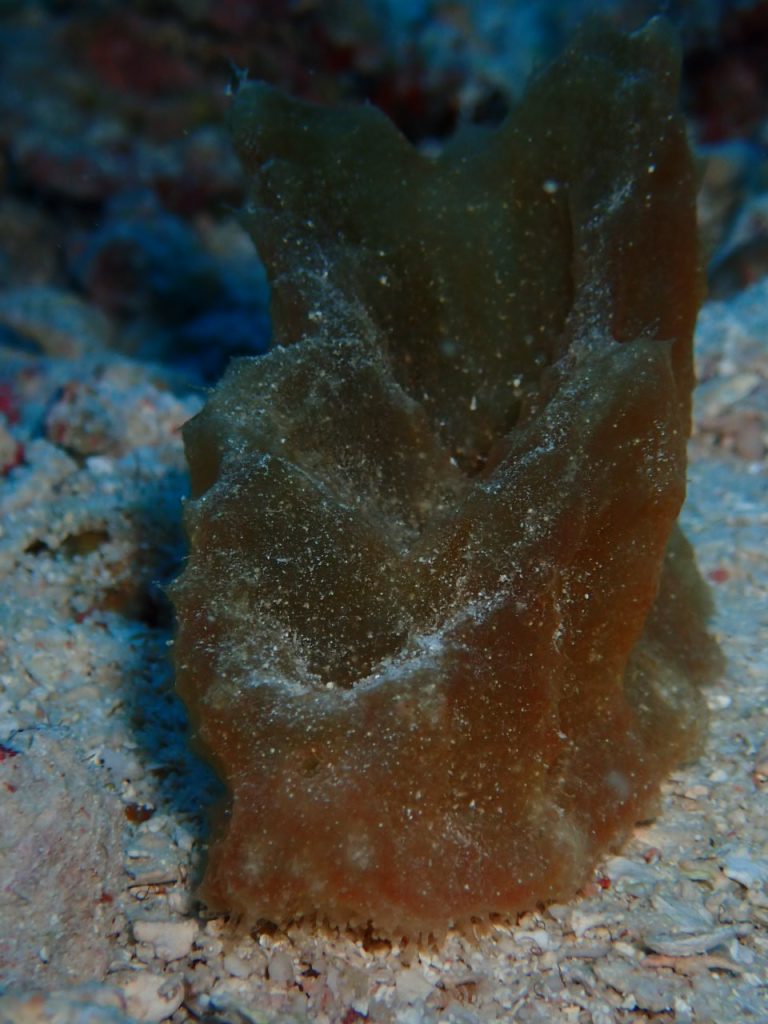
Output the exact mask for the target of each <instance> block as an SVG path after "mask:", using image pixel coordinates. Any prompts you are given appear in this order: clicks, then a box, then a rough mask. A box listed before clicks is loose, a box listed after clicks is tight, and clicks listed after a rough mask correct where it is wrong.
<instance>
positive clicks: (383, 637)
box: [173, 21, 719, 934]
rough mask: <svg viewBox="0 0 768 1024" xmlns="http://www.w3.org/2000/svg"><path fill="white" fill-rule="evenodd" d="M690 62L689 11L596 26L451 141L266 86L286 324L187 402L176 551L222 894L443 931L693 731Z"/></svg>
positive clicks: (643, 786)
mask: <svg viewBox="0 0 768 1024" xmlns="http://www.w3.org/2000/svg"><path fill="white" fill-rule="evenodd" d="M677 66H678V55H677V52H676V49H675V46H674V43H673V41H672V40H671V39H670V36H669V33H668V31H667V29H666V28H665V26H664V25H663V24H662V23H660V22H658V21H656V22H652V23H650V24H649V25H648V26H647V27H646V28H644V29H643V30H642V31H641V32H638V33H636V34H634V35H631V36H624V35H620V34H618V33H615V32H613V31H611V30H609V29H607V28H602V27H599V26H592V27H590V28H588V29H585V30H584V31H582V32H581V33H580V34H579V35H578V36H577V37H576V39H575V40H574V42H573V43H572V45H571V46H570V47H569V48H568V50H567V51H566V52H565V53H564V55H563V56H562V57H561V58H560V59H559V60H558V61H556V62H555V63H554V64H553V65H552V66H551V67H550V68H548V69H547V70H546V71H544V72H543V73H542V74H540V75H539V76H538V77H537V78H536V79H535V80H534V81H533V82H532V84H531V86H530V87H529V89H528V92H527V95H526V96H525V98H524V100H523V101H522V102H521V104H520V105H519V107H518V108H516V109H515V110H513V111H512V113H511V114H510V116H509V117H508V119H507V120H506V122H505V123H504V124H503V125H502V126H501V127H500V128H499V129H498V130H496V131H494V132H479V131H477V132H470V133H468V134H466V135H462V136H458V137H457V138H456V139H455V140H453V141H452V142H450V143H449V144H448V145H447V146H446V148H445V150H444V152H443V153H442V154H441V155H440V156H438V157H427V156H424V155H422V154H421V153H419V152H418V151H416V150H415V149H414V148H413V147H411V146H410V145H409V144H408V143H407V142H406V141H405V140H404V139H403V138H402V137H401V136H400V135H399V133H398V132H397V131H396V129H395V128H394V127H393V125H392V124H391V123H390V122H389V121H387V119H386V118H385V117H384V116H383V115H382V114H381V113H379V112H377V111H376V110H374V109H372V108H365V109H357V110H355V109H351V110H346V109H345V110H328V109H322V108H319V107H314V106H310V105H308V104H306V103H302V102H299V101H296V100H293V99H290V98H289V97H287V96H285V95H283V94H282V93H279V92H277V91H276V90H274V89H271V88H269V87H267V86H263V85H258V84H249V85H245V86H243V87H242V88H241V89H240V91H239V92H238V94H237V96H236V98H235V100H234V105H233V110H232V125H233V132H234V137H235V141H236V144H237V146H238V150H239V153H240V157H241V160H242V162H243V164H244V166H245V168H246V171H247V172H248V173H249V174H250V176H251V181H252V189H251V194H250V197H249V201H248V204H247V207H246V210H245V212H244V214H243V217H244V221H245V223H246V225H247V226H248V228H249V230H250V231H251V233H252V235H253V237H254V240H255V242H256V244H257V246H258V248H259V251H260V253H261V255H262V257H263V259H264V262H265V264H266V267H267V270H268V274H269V277H270V282H271V287H272V296H273V317H274V334H275V339H276V342H277V347H276V348H275V349H274V350H273V351H271V352H270V353H269V354H267V355H266V356H264V357H263V358H261V359H243V360H237V361H236V362H234V363H233V364H232V365H231V367H230V369H229V371H228V372H227V374H226V375H225V377H224V379H223V380H222V381H221V383H220V384H219V386H218V387H217V388H216V390H215V391H214V392H213V394H212V395H211V397H210V399H209V401H208V403H207V405H206V407H205V408H204V410H203V411H202V412H201V413H200V414H199V415H198V416H197V417H195V418H194V419H193V420H192V421H191V422H190V423H189V424H188V425H187V427H186V428H185V443H186V448H187V454H188V459H189V464H190V471H191V478H192V497H191V500H190V501H189V502H188V504H187V507H186V512H185V522H186V527H187V531H188V534H189V541H190V556H189V559H188V561H187V563H186V565H185V568H184V571H183V573H182V575H181V576H180V578H179V579H178V580H177V582H176V583H175V585H174V587H173V598H174V602H175V605H176V609H177V613H178V635H177V638H176V644H175V658H176V666H177V681H178V683H177V684H178V689H179V692H180V694H181V695H182V697H183V699H184V700H185V702H186V704H187V706H188V708H189V711H190V715H191V719H192V723H193V728H194V732H195V736H196V738H197V741H198V743H199V744H200V746H201V748H202V749H203V751H204V752H205V753H206V755H207V756H208V757H209V758H210V760H211V761H212V762H213V764H214V765H215V767H216V769H217V771H218V772H219V774H220V775H221V777H222V779H223V780H224V781H225V783H226V784H227V786H228V788H229V793H230V799H229V803H228V806H227V809H226V813H225V814H221V815H220V817H219V819H218V824H217V826H216V830H215V833H214V836H213V842H212V846H211V849H210V855H209V859H208V864H207V869H206V873H205V877H204V879H203V882H202V887H201V895H202V897H203V898H204V900H205V901H206V902H207V903H208V904H209V906H210V907H211V908H212V909H214V910H217V911H230V912H233V913H235V914H238V915H240V916H242V917H244V918H245V919H246V920H248V921H256V920H258V919H264V918H266V919H270V920H274V921H278V922H284V921H286V920H288V919H290V918H294V917H296V916H300V915H305V914H307V915H308V914H316V915H317V916H318V917H319V918H324V919H327V920H329V921H331V922H336V923H339V924H345V923H347V922H351V923H354V924H360V925H365V924H366V923H367V922H372V924H373V927H374V928H375V929H376V930H377V931H379V932H381V931H388V930H389V931H393V932H395V931H396V932H405V933H407V934H415V933H418V932H422V933H426V932H428V931H430V930H433V931H434V930H437V931H440V930H442V929H444V928H445V927H447V926H448V925H449V924H451V923H452V922H461V921H466V920H469V919H470V918H471V917H473V916H484V915H488V914H491V913H493V912H508V911H515V910H519V909H524V908H528V907H531V906H532V905H534V904H535V903H537V902H540V901H544V900H550V899H561V898H565V897H567V896H569V895H571V894H572V893H573V892H574V891H575V890H576V888H577V887H578V886H579V885H580V884H581V883H582V882H583V881H584V880H585V878H586V877H587V876H588V874H589V871H590V870H591V868H592V866H593V865H594V862H595V860H596V858H597V857H598V856H599V855H600V854H601V853H603V852H605V851H606V850H607V849H608V848H610V847H611V846H613V845H615V844H616V843H617V842H619V841H621V839H622V838H623V837H624V836H625V835H626V834H627V832H628V830H629V829H630V828H631V826H632V824H633V823H634V822H635V821H636V820H637V819H638V818H639V817H640V816H642V815H643V814H644V813H646V812H647V810H648V808H649V807H650V806H651V804H652V801H653V799H654V797H655V795H656V793H657V790H658V786H659V782H660V780H661V779H662V778H663V776H664V775H665V773H666V772H667V771H669V769H670V768H671V767H672V766H673V765H675V764H676V763H678V762H679V761H680V760H681V759H682V758H685V757H686V756H690V755H691V753H692V752H694V751H695V750H696V747H697V744H698V743H699V741H700V738H701V735H702V730H703V727H704V723H705V718H706V715H705V710H704V703H703V701H702V699H701V696H700V692H699V686H700V684H701V683H702V682H704V681H705V680H706V679H707V678H709V677H710V676H711V675H712V673H713V672H715V671H717V668H718V665H719V655H718V652H717V650H716V648H715V647H714V644H713V643H712V641H711V640H710V639H709V637H708V636H707V634H706V631H705V620H706V616H707V614H708V596H707V594H706V591H705V588H704V585H703V583H702V582H701V580H700V579H699V577H698V574H697V572H696V568H695V564H694V561H693V556H692V552H691V550H690V547H689V546H688V544H687V542H686V541H685V540H684V538H683V537H682V534H680V532H679V530H678V529H677V527H676V525H675V524H676V519H677V516H678V513H679V510H680V506H681V503H682V501H683V497H684V491H685V445H686V439H687V436H688V432H689V419H690V396H691V387H692V382H693V375H692V357H691V337H692V331H693V326H694V322H695V317H696V312H697V308H698V304H699V301H700V297H701V282H700V274H699V267H698V258H697V249H696V221H695V212H694V174H693V168H692V162H691V156H690V153H689V150H688V146H687V143H686V138H685V129H684V125H683V122H682V119H681V117H680V116H679V114H678V113H677V84H678V83H677Z"/></svg>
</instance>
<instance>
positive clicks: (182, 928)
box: [133, 921, 198, 963]
mask: <svg viewBox="0 0 768 1024" xmlns="http://www.w3.org/2000/svg"><path fill="white" fill-rule="evenodd" d="M133 934H134V935H135V937H136V939H137V941H138V942H148V943H149V944H150V945H151V946H152V947H153V948H154V951H155V954H156V956H158V957H159V958H160V959H161V960H165V961H166V963H167V962H169V961H171V960H180V959H181V958H182V957H183V956H186V955H187V954H188V953H189V952H190V950H191V949H192V944H193V943H194V941H195V939H196V938H197V934H198V927H197V923H196V922H195V921H137V922H136V923H135V924H134V926H133Z"/></svg>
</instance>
